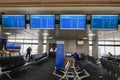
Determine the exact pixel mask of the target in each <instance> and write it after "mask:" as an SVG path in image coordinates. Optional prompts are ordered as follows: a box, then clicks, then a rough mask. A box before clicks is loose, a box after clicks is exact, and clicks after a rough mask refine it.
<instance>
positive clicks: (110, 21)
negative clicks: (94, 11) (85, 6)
mask: <svg viewBox="0 0 120 80" xmlns="http://www.w3.org/2000/svg"><path fill="white" fill-rule="evenodd" d="M118 22H119V16H118V15H92V18H91V30H117V29H118Z"/></svg>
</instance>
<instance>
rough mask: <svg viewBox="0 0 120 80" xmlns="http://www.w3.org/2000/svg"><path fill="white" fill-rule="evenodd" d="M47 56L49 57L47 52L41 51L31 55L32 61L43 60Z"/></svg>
mask: <svg viewBox="0 0 120 80" xmlns="http://www.w3.org/2000/svg"><path fill="white" fill-rule="evenodd" d="M45 57H47V55H46V53H39V54H34V55H31V59H32V61H37V60H41V59H43V58H45Z"/></svg>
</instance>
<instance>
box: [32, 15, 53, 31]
mask: <svg viewBox="0 0 120 80" xmlns="http://www.w3.org/2000/svg"><path fill="white" fill-rule="evenodd" d="M30 27H31V29H55V15H30Z"/></svg>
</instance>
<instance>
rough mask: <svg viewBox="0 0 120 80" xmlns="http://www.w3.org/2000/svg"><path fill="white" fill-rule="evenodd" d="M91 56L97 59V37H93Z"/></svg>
mask: <svg viewBox="0 0 120 80" xmlns="http://www.w3.org/2000/svg"><path fill="white" fill-rule="evenodd" d="M92 56H93V57H94V58H96V59H97V58H98V35H96V36H94V39H93V46H92Z"/></svg>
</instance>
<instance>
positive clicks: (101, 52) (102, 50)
mask: <svg viewBox="0 0 120 80" xmlns="http://www.w3.org/2000/svg"><path fill="white" fill-rule="evenodd" d="M101 56H106V52H105V47H104V46H99V47H98V57H99V58H100V57H101Z"/></svg>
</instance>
